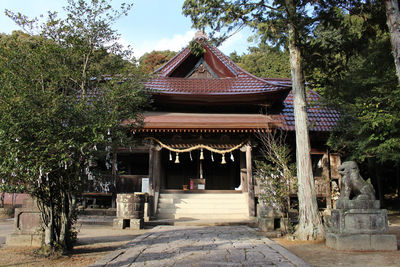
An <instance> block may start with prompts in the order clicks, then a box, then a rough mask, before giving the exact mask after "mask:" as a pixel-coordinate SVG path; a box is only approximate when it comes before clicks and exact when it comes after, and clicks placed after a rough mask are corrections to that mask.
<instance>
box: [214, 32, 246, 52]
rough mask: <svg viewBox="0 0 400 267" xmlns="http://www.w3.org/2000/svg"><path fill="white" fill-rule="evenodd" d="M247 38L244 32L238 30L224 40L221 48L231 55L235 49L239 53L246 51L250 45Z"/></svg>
mask: <svg viewBox="0 0 400 267" xmlns="http://www.w3.org/2000/svg"><path fill="white" fill-rule="evenodd" d="M247 38H248V37H247V36H245V35H244V34H243V33H242V32H238V33H236V34H234V35H233V36H232V37H230V38H229V39H228V40H226V41H225V42H223V43H222V45H221V46H220V47H219V50H221V51H222V53H224V54H225V55H229V54H230V53H232V52H233V51H236V52H238V54H241V53H243V52H246V50H247V46H248V42H247Z"/></svg>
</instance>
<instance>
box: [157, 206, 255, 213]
mask: <svg viewBox="0 0 400 267" xmlns="http://www.w3.org/2000/svg"><path fill="white" fill-rule="evenodd" d="M246 212H247V209H245V208H242V209H241V208H231V209H226V208H218V209H193V208H191V207H185V208H166V209H159V214H165V213H174V214H197V213H203V214H230V213H243V214H245V213H246Z"/></svg>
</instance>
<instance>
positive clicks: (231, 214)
mask: <svg viewBox="0 0 400 267" xmlns="http://www.w3.org/2000/svg"><path fill="white" fill-rule="evenodd" d="M157 211H158V212H157V214H158V215H157V218H158V219H160V220H163V219H167V220H168V219H171V220H179V219H183V220H187V219H193V220H225V221H233V220H247V219H248V218H249V216H248V204H247V197H246V195H245V194H240V193H236V194H232V193H224V194H214V193H207V194H202V193H200V194H199V193H163V194H160V198H159V204H158V209H157Z"/></svg>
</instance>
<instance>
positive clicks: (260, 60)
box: [230, 44, 290, 78]
mask: <svg viewBox="0 0 400 267" xmlns="http://www.w3.org/2000/svg"><path fill="white" fill-rule="evenodd" d="M230 57H231V59H232V60H233V61H235V62H236V63H237V64H238V65H239V66H240V67H241V68H243V69H244V70H246V71H248V72H250V73H251V74H253V75H255V76H257V77H262V78H290V65H289V53H288V52H286V51H285V52H284V51H281V50H280V49H278V48H274V47H270V46H268V45H265V44H260V45H259V46H258V47H249V53H247V54H243V55H241V56H238V55H237V54H236V53H232V54H231V55H230Z"/></svg>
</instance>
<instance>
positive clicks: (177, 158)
mask: <svg viewBox="0 0 400 267" xmlns="http://www.w3.org/2000/svg"><path fill="white" fill-rule="evenodd" d="M175 163H179V153H178V152H177V153H176V158H175Z"/></svg>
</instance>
